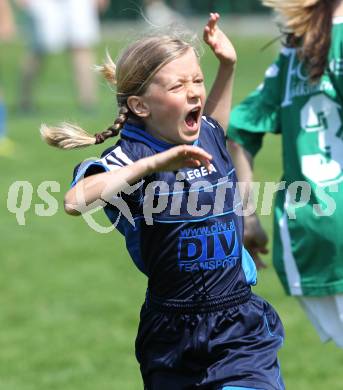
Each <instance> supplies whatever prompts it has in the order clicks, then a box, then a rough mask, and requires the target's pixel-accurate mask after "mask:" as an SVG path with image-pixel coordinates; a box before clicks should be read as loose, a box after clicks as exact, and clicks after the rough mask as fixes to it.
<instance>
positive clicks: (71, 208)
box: [64, 194, 81, 216]
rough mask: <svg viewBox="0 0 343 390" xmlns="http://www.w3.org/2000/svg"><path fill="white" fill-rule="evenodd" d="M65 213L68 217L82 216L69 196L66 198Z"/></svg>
mask: <svg viewBox="0 0 343 390" xmlns="http://www.w3.org/2000/svg"><path fill="white" fill-rule="evenodd" d="M64 211H65V212H66V213H67V214H68V215H75V216H76V215H80V214H81V213H80V212H79V211H78V210H77V207H76V206H75V204H74V203H73V202H72V201H71V199H70V197H69V196H68V194H67V195H66V196H65V198H64Z"/></svg>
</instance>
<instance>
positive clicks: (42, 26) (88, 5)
mask: <svg viewBox="0 0 343 390" xmlns="http://www.w3.org/2000/svg"><path fill="white" fill-rule="evenodd" d="M27 12H28V17H29V22H30V30H31V33H32V35H33V36H32V45H33V48H34V50H36V51H39V52H58V51H60V50H63V49H65V48H67V47H69V48H88V47H90V46H92V45H93V44H95V43H97V42H98V40H99V36H100V26H99V17H98V10H97V6H96V0H29V1H28V5H27Z"/></svg>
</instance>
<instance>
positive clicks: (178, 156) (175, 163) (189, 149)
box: [148, 145, 212, 173]
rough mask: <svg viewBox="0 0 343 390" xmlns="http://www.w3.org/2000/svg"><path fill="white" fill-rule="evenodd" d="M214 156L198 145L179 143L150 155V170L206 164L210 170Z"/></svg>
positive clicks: (168, 169)
mask: <svg viewBox="0 0 343 390" xmlns="http://www.w3.org/2000/svg"><path fill="white" fill-rule="evenodd" d="M211 160H212V156H211V155H210V154H209V153H207V152H205V150H203V149H201V148H199V147H198V146H192V145H179V146H175V147H173V148H171V149H169V150H167V151H165V152H162V153H157V154H155V155H154V156H153V157H148V170H149V171H150V172H151V173H153V172H165V171H176V170H178V169H180V168H185V167H190V168H198V167H200V166H202V165H203V166H205V168H206V169H207V170H208V171H210V170H211V167H210V161H211Z"/></svg>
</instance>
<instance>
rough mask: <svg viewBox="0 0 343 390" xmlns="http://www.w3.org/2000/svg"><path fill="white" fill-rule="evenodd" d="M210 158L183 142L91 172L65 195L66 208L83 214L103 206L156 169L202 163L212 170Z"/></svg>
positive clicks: (205, 153)
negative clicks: (134, 160) (113, 166)
mask: <svg viewBox="0 0 343 390" xmlns="http://www.w3.org/2000/svg"><path fill="white" fill-rule="evenodd" d="M211 159H212V156H211V155H210V154H209V153H207V152H205V151H204V150H203V149H201V148H199V147H196V146H190V145H180V146H176V147H173V148H171V149H169V150H167V151H165V152H162V153H157V154H155V155H154V156H151V157H145V158H142V159H141V160H138V161H137V162H135V163H133V164H131V165H127V166H125V167H123V168H118V169H117V170H114V171H109V172H104V173H99V174H96V175H92V176H88V177H86V178H84V179H82V180H80V181H79V182H78V183H77V184H76V185H75V186H74V187H73V188H71V189H70V190H69V191H68V192H67V194H66V195H65V198H64V208H65V211H66V213H67V214H70V215H80V214H81V213H84V212H86V211H89V210H91V209H93V208H95V207H98V206H100V205H101V206H103V205H104V204H105V202H110V201H111V199H112V197H113V196H115V195H116V194H118V193H119V192H121V191H124V190H125V189H127V188H128V187H129V186H130V185H131V184H133V183H136V182H137V181H139V180H140V179H142V178H143V177H145V176H147V175H150V174H152V173H154V172H163V171H175V170H178V169H180V168H183V167H192V168H197V167H199V166H201V165H204V166H205V167H206V168H207V169H208V170H210V160H211Z"/></svg>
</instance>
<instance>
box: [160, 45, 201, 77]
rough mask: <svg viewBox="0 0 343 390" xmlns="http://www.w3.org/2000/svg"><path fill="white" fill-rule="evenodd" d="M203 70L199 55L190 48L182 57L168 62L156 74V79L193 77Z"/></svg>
mask: <svg viewBox="0 0 343 390" xmlns="http://www.w3.org/2000/svg"><path fill="white" fill-rule="evenodd" d="M199 73H202V72H201V67H200V64H199V60H198V57H197V56H196V54H195V52H194V50H193V49H192V48H190V49H189V50H187V52H186V53H184V54H182V55H181V56H180V57H177V58H175V59H174V60H172V61H170V62H168V63H167V64H166V65H164V66H163V67H162V68H161V69H160V70H159V71H158V72H157V73H156V75H155V77H154V79H155V80H164V79H174V78H179V77H191V76H194V75H195V74H199Z"/></svg>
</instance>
